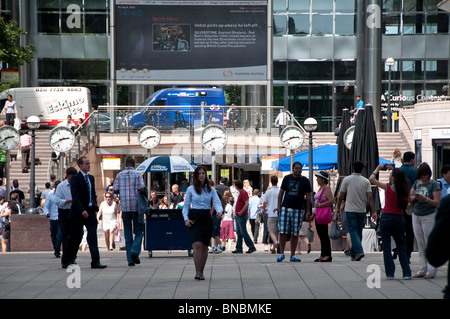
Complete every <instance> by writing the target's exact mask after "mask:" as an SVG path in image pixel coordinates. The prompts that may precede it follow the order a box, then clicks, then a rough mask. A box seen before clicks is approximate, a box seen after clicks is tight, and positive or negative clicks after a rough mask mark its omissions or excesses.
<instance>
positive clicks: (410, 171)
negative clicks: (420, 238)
mask: <svg viewBox="0 0 450 319" xmlns="http://www.w3.org/2000/svg"><path fill="white" fill-rule="evenodd" d="M415 164H416V155H415V154H414V153H413V152H405V153H403V165H402V166H400V169H401V170H402V171H403V172H404V173H405V175H406V179H407V180H408V182H409V187H410V188H411V187H412V186H413V184H414V182H415V181H416V180H417V168H416V167H414V166H415ZM408 208H410V209H409V210H408V209H407V212H403V217H404V218H405V235H406V254H407V256H408V259H410V258H411V252H412V251H413V248H414V231H413V226H412V216H411V213H412V206H408Z"/></svg>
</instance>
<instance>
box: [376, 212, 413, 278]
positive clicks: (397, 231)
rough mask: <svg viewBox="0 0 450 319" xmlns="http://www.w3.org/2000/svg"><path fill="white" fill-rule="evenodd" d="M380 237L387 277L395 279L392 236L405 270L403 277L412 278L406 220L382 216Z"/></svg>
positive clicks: (391, 215) (397, 216)
mask: <svg viewBox="0 0 450 319" xmlns="http://www.w3.org/2000/svg"><path fill="white" fill-rule="evenodd" d="M380 235H381V242H382V246H383V259H384V268H385V271H386V277H394V273H395V263H394V258H393V257H392V253H391V236H392V237H393V238H394V241H395V245H396V247H397V254H398V259H399V261H400V265H401V266H402V270H403V277H411V268H410V267H409V262H408V256H407V253H406V238H405V220H404V217H403V215H396V214H387V213H384V214H381V218H380Z"/></svg>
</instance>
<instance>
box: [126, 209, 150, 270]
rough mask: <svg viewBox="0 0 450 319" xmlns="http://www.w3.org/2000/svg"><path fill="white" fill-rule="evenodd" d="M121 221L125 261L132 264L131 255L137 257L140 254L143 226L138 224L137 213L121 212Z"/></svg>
mask: <svg viewBox="0 0 450 319" xmlns="http://www.w3.org/2000/svg"><path fill="white" fill-rule="evenodd" d="M122 220H123V230H124V233H125V246H126V249H127V260H128V262H129V263H132V262H133V259H131V253H136V254H137V255H139V254H140V253H141V248H142V239H143V238H144V225H145V224H143V223H139V221H138V213H137V212H122ZM133 234H134V240H133Z"/></svg>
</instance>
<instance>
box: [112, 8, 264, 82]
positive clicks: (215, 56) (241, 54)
mask: <svg viewBox="0 0 450 319" xmlns="http://www.w3.org/2000/svg"><path fill="white" fill-rule="evenodd" d="M114 10H115V26H116V27H115V40H114V45H115V56H116V59H115V72H116V79H117V81H118V82H126V80H132V81H139V80H142V81H143V82H145V81H170V80H176V81H180V80H186V81H190V80H194V81H198V80H201V81H203V80H205V81H265V80H267V43H268V42H267V19H268V17H267V15H268V9H267V1H149V0H141V1H139V0H138V1H136V0H134V1H131V0H128V1H126V0H116V1H115V8H114Z"/></svg>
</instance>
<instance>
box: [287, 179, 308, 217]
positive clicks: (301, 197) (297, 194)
mask: <svg viewBox="0 0 450 319" xmlns="http://www.w3.org/2000/svg"><path fill="white" fill-rule="evenodd" d="M280 188H281V189H282V190H283V191H284V196H283V202H282V203H281V206H283V207H286V208H293V209H304V208H305V195H306V194H307V193H310V192H311V184H310V183H309V179H308V178H306V177H304V176H300V177H299V178H295V177H294V175H293V174H290V175H287V176H285V177H284V178H283V182H282V183H281V187H280Z"/></svg>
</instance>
